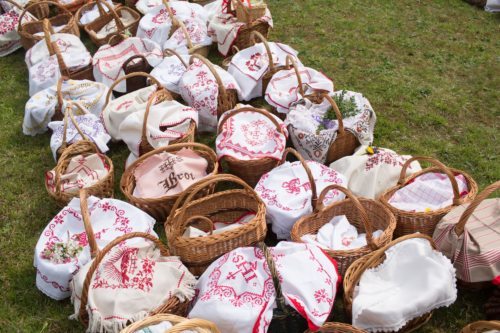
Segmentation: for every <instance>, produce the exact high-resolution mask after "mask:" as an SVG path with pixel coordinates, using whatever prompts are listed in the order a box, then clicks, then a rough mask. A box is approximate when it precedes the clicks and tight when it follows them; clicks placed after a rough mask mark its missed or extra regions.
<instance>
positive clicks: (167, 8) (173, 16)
mask: <svg viewBox="0 0 500 333" xmlns="http://www.w3.org/2000/svg"><path fill="white" fill-rule="evenodd" d="M162 3H163V6H165V9H166V10H167V13H168V17H170V20H171V21H172V24H173V23H174V20H175V15H174V12H173V11H172V8H171V7H170V5H169V4H168V0H162Z"/></svg>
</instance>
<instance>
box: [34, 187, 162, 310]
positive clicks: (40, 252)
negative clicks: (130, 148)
mask: <svg viewBox="0 0 500 333" xmlns="http://www.w3.org/2000/svg"><path fill="white" fill-rule="evenodd" d="M87 203H88V207H89V215H90V223H91V224H92V229H93V231H94V235H95V238H96V241H97V246H98V247H99V249H102V248H104V246H106V245H107V244H108V243H109V242H111V241H112V240H114V239H115V238H116V237H118V236H121V235H124V234H126V233H130V232H136V231H140V232H146V233H149V234H152V235H155V236H156V233H155V232H154V230H153V226H154V224H155V220H154V219H153V218H152V217H151V216H149V215H148V214H146V213H144V212H143V211H142V210H140V209H138V208H136V207H134V206H132V205H130V204H129V203H126V202H124V201H120V200H117V199H99V198H97V197H94V196H91V197H89V198H88V199H87ZM131 241H134V239H132V240H131ZM68 242H76V245H77V247H78V250H77V254H76V256H73V257H68V256H61V253H59V255H57V254H56V253H54V251H53V249H54V246H55V244H60V243H64V244H65V243H68ZM90 260H91V259H90V247H89V244H88V238H87V234H86V233H85V227H84V225H83V220H82V215H81V210H80V199H79V198H73V199H72V200H71V201H70V202H69V203H68V205H67V206H66V207H64V208H63V209H62V210H61V211H60V212H59V213H58V214H57V215H56V216H55V217H54V218H53V219H52V221H50V223H49V224H48V225H47V226H46V227H45V229H44V231H43V232H42V234H41V236H40V239H39V240H38V243H37V244H36V247H35V257H34V266H35V268H36V286H37V288H38V289H40V291H42V292H43V293H44V294H46V295H47V296H49V297H50V298H53V299H56V300H62V299H64V298H66V297H69V296H70V295H71V293H70V289H69V282H70V280H71V279H72V278H73V276H74V275H75V273H76V272H78V270H79V269H80V267H82V266H83V265H85V264H87V263H88V262H89V261H90Z"/></svg>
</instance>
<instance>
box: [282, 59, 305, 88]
mask: <svg viewBox="0 0 500 333" xmlns="http://www.w3.org/2000/svg"><path fill="white" fill-rule="evenodd" d="M291 66H293V70H294V71H295V75H296V76H297V82H298V85H299V86H298V88H299V93H300V94H301V95H302V96H304V95H305V93H304V87H302V85H303V83H302V78H301V77H300V72H299V66H298V65H297V62H296V61H295V59H294V58H293V57H292V56H291V55H289V54H287V56H286V63H285V67H286V68H287V69H288V70H290V69H291Z"/></svg>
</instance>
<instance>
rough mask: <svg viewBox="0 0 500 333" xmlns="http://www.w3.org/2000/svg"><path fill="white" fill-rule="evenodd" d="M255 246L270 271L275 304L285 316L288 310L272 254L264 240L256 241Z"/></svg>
mask: <svg viewBox="0 0 500 333" xmlns="http://www.w3.org/2000/svg"><path fill="white" fill-rule="evenodd" d="M257 247H258V248H259V249H261V250H262V253H263V254H264V258H265V260H266V263H267V267H269V272H270V273H271V277H272V279H273V285H274V290H275V291H276V304H277V306H278V309H279V310H280V311H281V312H283V314H284V315H285V316H286V315H288V310H287V308H286V304H285V297H283V292H282V290H281V284H280V279H279V274H278V269H277V268H276V264H275V262H274V260H273V255H272V254H271V251H270V250H269V248H268V247H267V245H266V244H265V243H264V242H259V243H257Z"/></svg>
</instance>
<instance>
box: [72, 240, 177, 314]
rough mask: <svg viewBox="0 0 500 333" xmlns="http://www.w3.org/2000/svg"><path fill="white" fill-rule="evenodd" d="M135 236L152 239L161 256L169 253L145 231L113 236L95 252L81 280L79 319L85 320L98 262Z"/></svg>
mask: <svg viewBox="0 0 500 333" xmlns="http://www.w3.org/2000/svg"><path fill="white" fill-rule="evenodd" d="M136 237H140V238H145V239H147V240H150V241H152V242H153V243H154V244H155V245H156V246H157V247H158V248H159V249H160V253H161V255H162V256H169V255H170V252H169V251H168V249H167V248H166V247H165V245H163V243H162V242H161V241H160V240H159V239H158V238H157V237H156V236H153V235H151V234H147V233H145V232H131V233H128V234H125V235H122V236H120V237H117V238H115V239H114V240H113V241H111V242H110V243H109V244H108V245H106V246H105V247H104V248H103V249H102V250H101V251H99V252H97V254H96V257H95V258H94V260H93V261H92V264H91V265H90V268H89V270H88V272H87V275H86V276H85V281H84V282H83V289H82V295H81V300H80V310H79V313H78V317H79V318H80V320H81V321H85V318H86V316H87V302H88V296H89V289H90V282H91V280H92V277H93V276H94V273H95V271H96V270H97V267H99V264H100V263H101V261H102V260H103V259H104V257H105V256H106V254H108V252H109V251H111V250H112V249H113V248H114V247H115V246H117V245H119V244H120V243H121V242H123V241H125V240H127V239H131V238H136Z"/></svg>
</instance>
